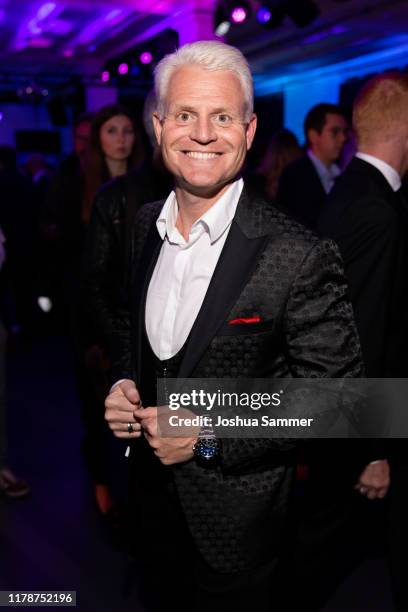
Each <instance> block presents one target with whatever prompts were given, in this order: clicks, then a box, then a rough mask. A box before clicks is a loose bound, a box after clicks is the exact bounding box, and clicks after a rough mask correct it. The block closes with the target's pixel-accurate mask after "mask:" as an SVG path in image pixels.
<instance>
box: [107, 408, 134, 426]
mask: <svg viewBox="0 0 408 612" xmlns="http://www.w3.org/2000/svg"><path fill="white" fill-rule="evenodd" d="M105 421H107V422H108V423H136V421H135V419H134V418H133V412H130V410H117V409H113V408H111V409H107V410H105Z"/></svg>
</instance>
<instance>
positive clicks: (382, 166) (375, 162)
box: [355, 151, 401, 191]
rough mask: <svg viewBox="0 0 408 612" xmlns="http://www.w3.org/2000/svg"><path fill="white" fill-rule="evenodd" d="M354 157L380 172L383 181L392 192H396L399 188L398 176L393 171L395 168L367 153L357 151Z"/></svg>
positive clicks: (399, 180) (399, 179)
mask: <svg viewBox="0 0 408 612" xmlns="http://www.w3.org/2000/svg"><path fill="white" fill-rule="evenodd" d="M355 156H356V157H358V159H362V160H363V161H365V162H367V163H368V164H371V165H372V166H374V167H375V168H377V170H379V171H380V172H381V174H382V175H383V177H384V178H385V180H386V181H387V183H388V184H389V186H390V187H391V189H392V190H393V191H398V189H399V188H400V187H401V177H400V175H399V174H398V172H397V171H396V170H395V168H393V167H392V166H390V165H389V164H387V163H386V162H385V161H383V160H382V159H378V157H374V155H368V153H360V152H359V151H358V152H357V153H356V155H355Z"/></svg>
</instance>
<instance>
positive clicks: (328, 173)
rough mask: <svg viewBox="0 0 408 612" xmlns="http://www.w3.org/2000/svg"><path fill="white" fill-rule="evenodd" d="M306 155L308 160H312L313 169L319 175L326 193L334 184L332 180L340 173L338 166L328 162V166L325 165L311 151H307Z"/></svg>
mask: <svg viewBox="0 0 408 612" xmlns="http://www.w3.org/2000/svg"><path fill="white" fill-rule="evenodd" d="M307 155H308V157H309V159H310V161H311V162H312V164H313V166H314V167H315V170H316V172H317V174H318V176H319V179H320V182H321V184H322V186H323V189H324V190H325V192H326V193H330V191H331V189H332V187H333V185H334V180H335V179H336V178H337V177H338V176H339V174H340V173H341V170H340V168H339V167H338V165H337V164H335V163H333V164H330V166H328V167H327V166H325V165H324V163H323V162H321V161H320V159H318V158H317V157H316V155H314V154H313V153H312V152H311V151H308V152H307Z"/></svg>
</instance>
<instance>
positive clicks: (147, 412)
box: [133, 407, 157, 421]
mask: <svg viewBox="0 0 408 612" xmlns="http://www.w3.org/2000/svg"><path fill="white" fill-rule="evenodd" d="M133 416H134V417H135V419H137V420H140V421H143V420H146V419H155V418H157V408H155V407H150V408H149V407H148V408H136V410H135V409H133Z"/></svg>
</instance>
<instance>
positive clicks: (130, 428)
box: [127, 423, 135, 434]
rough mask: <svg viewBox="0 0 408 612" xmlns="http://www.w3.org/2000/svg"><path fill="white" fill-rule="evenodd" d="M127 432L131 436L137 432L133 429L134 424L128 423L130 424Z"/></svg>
mask: <svg viewBox="0 0 408 612" xmlns="http://www.w3.org/2000/svg"><path fill="white" fill-rule="evenodd" d="M127 430H128V433H130V434H131V433H133V432H134V431H135V430H134V429H133V425H132V423H128V424H127Z"/></svg>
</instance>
